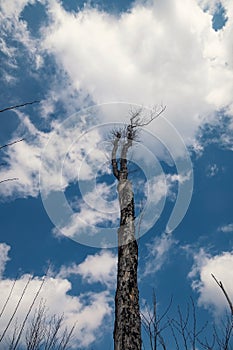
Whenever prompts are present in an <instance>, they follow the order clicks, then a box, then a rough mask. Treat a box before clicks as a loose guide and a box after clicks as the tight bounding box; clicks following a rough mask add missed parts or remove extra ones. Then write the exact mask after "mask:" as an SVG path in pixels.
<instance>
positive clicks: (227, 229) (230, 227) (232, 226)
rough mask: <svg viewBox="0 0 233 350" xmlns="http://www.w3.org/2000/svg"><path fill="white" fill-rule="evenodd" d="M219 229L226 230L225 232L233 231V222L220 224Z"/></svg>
mask: <svg viewBox="0 0 233 350" xmlns="http://www.w3.org/2000/svg"><path fill="white" fill-rule="evenodd" d="M218 231H221V232H224V233H228V232H233V224H228V225H224V226H220V227H219V228H218Z"/></svg>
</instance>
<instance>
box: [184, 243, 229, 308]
mask: <svg viewBox="0 0 233 350" xmlns="http://www.w3.org/2000/svg"><path fill="white" fill-rule="evenodd" d="M194 261H195V262H194V265H193V267H192V270H191V271H190V273H189V277H190V278H192V279H193V282H192V287H193V289H194V290H196V291H197V292H198V293H199V299H198V302H199V304H200V305H202V306H204V307H206V308H209V307H210V308H212V310H214V311H215V313H217V314H218V313H219V312H222V311H224V310H225V309H226V308H227V307H228V304H227V302H226V298H225V297H224V295H223V293H222V291H221V289H220V288H219V287H218V285H217V284H216V282H215V281H214V279H213V277H212V276H211V274H214V276H215V277H216V278H217V280H218V281H221V282H222V283H223V285H224V288H225V289H226V291H227V293H228V295H229V297H230V299H231V300H233V280H232V268H233V254H232V252H223V253H221V254H220V255H215V256H211V255H209V254H207V253H206V252H205V251H204V250H203V249H201V250H200V251H199V252H198V253H197V254H195V255H194Z"/></svg>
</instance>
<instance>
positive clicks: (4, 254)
mask: <svg viewBox="0 0 233 350" xmlns="http://www.w3.org/2000/svg"><path fill="white" fill-rule="evenodd" d="M10 249H11V247H10V246H9V245H7V244H6V243H0V278H1V277H2V275H3V272H4V270H5V266H6V263H7V261H8V260H10V258H9V257H8V252H9V250H10Z"/></svg>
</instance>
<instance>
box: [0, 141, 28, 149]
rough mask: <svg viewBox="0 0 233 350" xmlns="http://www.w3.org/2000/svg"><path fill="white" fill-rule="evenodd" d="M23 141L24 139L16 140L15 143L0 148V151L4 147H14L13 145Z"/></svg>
mask: <svg viewBox="0 0 233 350" xmlns="http://www.w3.org/2000/svg"><path fill="white" fill-rule="evenodd" d="M23 140H24V139H20V140H16V141H13V142H10V143H7V144H6V145H3V146H0V149H2V148H4V147H9V146H12V145H14V144H15V143H18V142H21V141H23Z"/></svg>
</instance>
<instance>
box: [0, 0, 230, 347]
mask: <svg viewBox="0 0 233 350" xmlns="http://www.w3.org/2000/svg"><path fill="white" fill-rule="evenodd" d="M232 25H233V3H232V1H231V0H185V1H184V0H182V1H181V0H176V1H174V0H150V1H149V0H148V1H147V0H144V1H143V0H138V1H128V0H127V1H113V0H111V1H107V0H99V1H95V2H94V1H90V2H83V1H81V0H80V1H78V0H77V1H75V0H63V1H58V0H37V1H36V0H11V1H9V0H1V1H0V30H1V38H0V62H1V64H0V79H1V80H0V84H1V94H0V109H3V108H6V107H8V106H12V105H16V104H21V103H24V102H30V101H35V100H38V101H40V102H39V103H35V104H33V105H28V106H25V107H22V108H18V109H15V110H11V111H6V112H4V113H0V119H1V130H0V144H1V145H5V144H6V143H9V142H13V141H15V140H19V139H22V138H23V141H21V142H19V143H17V144H14V145H12V146H11V147H6V148H4V149H1V154H0V157H1V167H0V181H3V180H7V179H12V178H17V180H14V181H6V182H2V183H0V198H1V200H0V223H1V230H0V288H1V294H2V297H1V301H0V310H1V308H2V306H3V304H4V302H5V300H6V299H7V296H8V295H9V292H10V289H11V287H12V285H13V282H14V280H15V279H16V283H15V286H14V289H13V292H12V297H11V299H10V302H9V303H8V305H7V308H6V309H5V311H4V313H3V314H2V316H1V318H0V333H2V331H3V329H4V327H5V326H6V324H7V322H8V320H9V318H10V315H11V313H12V310H13V309H14V308H15V305H16V303H17V301H18V299H19V297H20V295H21V294H22V291H23V288H24V287H25V285H26V283H27V280H28V278H29V277H30V276H32V279H31V281H30V283H29V285H28V288H27V290H26V293H25V295H24V297H23V299H22V302H21V304H20V307H19V309H18V310H17V319H18V322H19V323H20V321H21V320H22V319H23V316H24V315H25V312H27V308H28V305H29V304H30V302H31V301H32V300H33V297H34V296H35V293H36V291H37V290H38V288H39V287H38V286H39V285H40V283H41V281H42V279H43V277H44V276H45V274H46V273H47V276H46V278H45V283H44V285H43V287H42V290H41V292H40V298H43V299H44V300H46V305H47V307H48V310H49V311H48V312H49V313H50V314H51V315H52V314H54V313H56V314H64V324H65V325H66V326H68V327H72V325H73V324H74V323H76V322H77V325H76V328H75V332H74V336H73V338H72V344H71V345H72V348H73V349H96V350H98V349H113V339H112V332H113V324H114V294H115V287H116V264H117V247H116V245H117V243H116V241H117V228H118V225H119V207H118V198H117V183H116V181H115V179H114V177H113V175H112V173H111V168H110V163H111V148H112V143H111V135H112V134H111V131H112V130H113V129H114V128H118V127H124V126H125V125H127V122H128V121H129V116H130V113H131V112H134V111H136V110H137V109H139V108H141V115H142V118H144V120H149V119H150V117H151V115H155V114H156V113H159V111H160V110H161V108H163V107H166V108H165V110H164V112H163V113H162V115H161V116H159V117H158V118H156V119H155V120H154V121H152V122H151V123H150V124H149V125H148V126H145V127H143V128H142V130H141V131H140V133H139V140H137V142H135V144H134V145H133V147H132V149H131V150H130V153H129V169H130V180H131V181H132V184H133V188H134V193H135V208H136V216H137V218H136V232H137V235H138V236H139V237H140V239H139V268H138V279H139V292H140V304H141V310H142V311H143V312H146V310H147V309H148V308H149V309H150V307H151V305H152V304H151V303H152V294H153V290H155V292H156V295H157V300H158V311H159V312H160V313H162V312H163V310H165V309H166V307H167V305H168V304H169V301H170V299H171V297H173V302H172V306H171V308H170V310H169V312H170V317H175V315H176V314H177V305H180V307H181V309H182V310H186V305H187V303H188V302H189V300H190V296H192V298H193V300H194V302H195V305H196V307H197V314H198V317H199V320H200V323H201V324H204V323H205V321H206V320H215V321H216V322H217V320H218V319H219V318H221V317H222V316H223V315H224V312H225V310H226V308H227V304H226V301H225V299H224V297H223V295H222V293H221V290H220V289H219V288H218V286H217V284H216V282H215V281H214V280H213V278H212V277H211V273H214V275H215V276H216V278H217V279H218V280H221V281H222V283H223V284H224V286H225V288H226V290H227V292H228V294H229V296H230V297H231V298H232V300H233V279H232V268H233V246H232V243H233V215H232V207H233V191H232V178H233V162H232V150H233V139H232V131H233V98H232V91H233V55H232V36H233V29H232V28H233V26H232ZM46 271H47V272H46ZM40 298H38V302H39V299H40ZM11 332H12V329H9V331H8V333H9V334H8V335H7V337H8V336H10V334H11ZM143 341H144V343H145V345H146V346H147V344H148V339H147V338H146V335H145V334H144V333H143ZM168 342H169V341H168ZM168 345H170V344H168ZM171 348H172V347H171Z"/></svg>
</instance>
